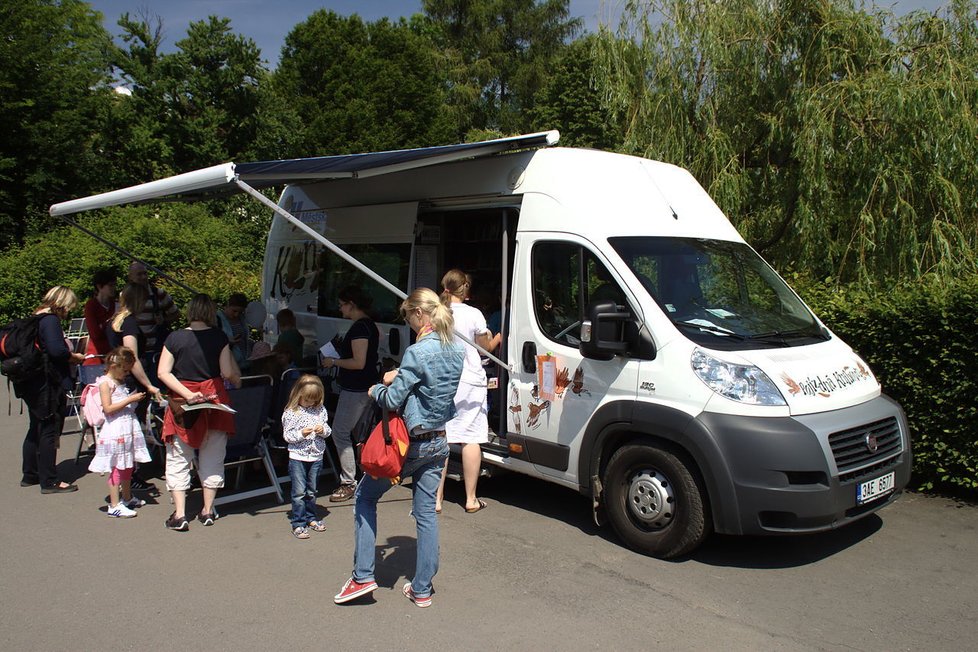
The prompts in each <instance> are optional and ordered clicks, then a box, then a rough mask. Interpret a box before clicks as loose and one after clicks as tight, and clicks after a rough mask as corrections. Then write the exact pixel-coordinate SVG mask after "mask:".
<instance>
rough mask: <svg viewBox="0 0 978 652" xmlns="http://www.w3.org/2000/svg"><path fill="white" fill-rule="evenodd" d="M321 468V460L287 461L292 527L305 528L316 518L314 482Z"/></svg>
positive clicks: (317, 478)
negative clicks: (290, 488)
mask: <svg viewBox="0 0 978 652" xmlns="http://www.w3.org/2000/svg"><path fill="white" fill-rule="evenodd" d="M322 468H323V460H322V458H320V459H318V460H316V461H315V462H304V461H302V460H293V459H289V477H290V478H291V479H292V517H291V519H290V520H291V522H292V527H293V529H294V528H297V527H306V526H307V525H309V523H310V522H312V521H315V520H317V518H316V481H317V480H319V471H320V469H322Z"/></svg>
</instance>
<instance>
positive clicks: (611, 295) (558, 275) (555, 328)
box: [532, 242, 626, 347]
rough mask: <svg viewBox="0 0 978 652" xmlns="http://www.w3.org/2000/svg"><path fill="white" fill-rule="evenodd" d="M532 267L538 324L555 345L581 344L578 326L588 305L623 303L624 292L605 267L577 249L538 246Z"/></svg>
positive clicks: (557, 244)
mask: <svg viewBox="0 0 978 652" xmlns="http://www.w3.org/2000/svg"><path fill="white" fill-rule="evenodd" d="M532 265H533V309H534V313H535V315H536V319H537V324H538V325H539V327H540V330H541V331H543V333H544V334H545V335H546V336H547V337H548V338H550V339H551V340H553V341H555V342H558V343H560V344H565V345H567V346H575V347H576V346H577V345H579V344H580V330H581V329H580V325H581V322H583V321H584V312H585V310H586V309H587V306H588V304H589V303H592V302H594V301H614V302H615V303H616V304H618V305H623V304H625V303H626V301H625V293H624V291H622V289H621V286H620V285H618V282H617V281H615V279H614V277H613V276H612V275H611V273H610V272H609V271H608V269H607V267H605V265H604V264H603V263H602V262H601V261H600V260H598V259H597V258H596V257H595V255H594V254H593V253H591V252H590V251H588V250H587V249H585V248H583V247H581V246H580V245H576V244H571V243H568V242H538V243H537V244H535V245H534V247H533V262H532Z"/></svg>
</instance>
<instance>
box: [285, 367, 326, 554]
mask: <svg viewBox="0 0 978 652" xmlns="http://www.w3.org/2000/svg"><path fill="white" fill-rule="evenodd" d="M325 397H326V390H325V388H324V387H323V381H321V380H319V377H318V376H314V375H313V374H304V375H302V376H300V377H299V380H297V381H296V383H295V385H293V386H292V393H291V394H290V395H289V402H288V403H286V404H285V410H284V411H283V412H282V436H283V437H284V438H285V442H286V443H287V444H288V445H289V477H290V479H291V481H292V515H291V517H290V522H291V524H292V536H294V537H295V538H296V539H308V538H309V530H313V531H314V532H323V531H325V530H326V525H325V524H324V523H323V522H322V521H321V520H319V518H318V517H317V516H316V485H317V483H318V481H319V472H320V470H322V468H323V454H324V453H325V452H326V438H327V437H329V433H330V428H329V424H328V423H327V420H328V418H329V415H328V414H327V412H326V406H325V405H323V399H324V398H325Z"/></svg>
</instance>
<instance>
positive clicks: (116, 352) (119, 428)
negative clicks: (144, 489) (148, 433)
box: [88, 346, 150, 518]
mask: <svg viewBox="0 0 978 652" xmlns="http://www.w3.org/2000/svg"><path fill="white" fill-rule="evenodd" d="M135 362H136V355H135V354H134V353H133V352H132V350H131V349H127V348H126V347H123V346H120V347H117V348H115V349H113V350H111V351H109V353H108V354H107V355H106V356H105V370H106V373H105V375H104V376H102V377H100V378H98V379H97V380H96V384H97V385H98V389H99V398H100V399H101V403H102V412H103V413H104V414H105V423H104V424H102V428H101V429H100V430H99V432H98V437H97V438H96V442H95V458H94V459H93V460H92V463H91V464H89V465H88V470H89V471H94V472H96V473H108V474H109V511H108V516H109V517H111V518H132V517H133V516H136V510H135V509H134V508H135V507H141V506H142V505H144V504H145V503H144V502H143V501H142V500H140V499H139V498H133V495H132V488H131V484H130V483H131V480H132V472H133V469H134V468H135V466H136V462H149V461H150V456H149V451H148V450H147V449H146V440H145V438H144V437H143V429H142V428H141V427H140V426H139V419H138V418H137V417H136V404H137V403H139V401H141V400H142V399H143V397H144V396H146V394H145V392H135V393H130V392H129V388H128V387H126V385H125V379H126V375H127V374H128V373H129V371H130V370H131V369H132V366H133V364H135ZM120 493H121V499H120Z"/></svg>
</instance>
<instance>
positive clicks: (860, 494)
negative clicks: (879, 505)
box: [856, 471, 896, 505]
mask: <svg viewBox="0 0 978 652" xmlns="http://www.w3.org/2000/svg"><path fill="white" fill-rule="evenodd" d="M895 480H896V474H895V473H894V472H892V471H891V472H890V473H887V474H886V475H881V476H880V477H878V478H873V479H872V480H868V481H866V482H863V483H860V484H859V486H858V487H856V504H857V505H862V504H863V503H866V502H869V501H870V500H874V499H876V498H879V497H880V496H884V495H886V494H888V493H890V492H891V491H893V487H894V484H895Z"/></svg>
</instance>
